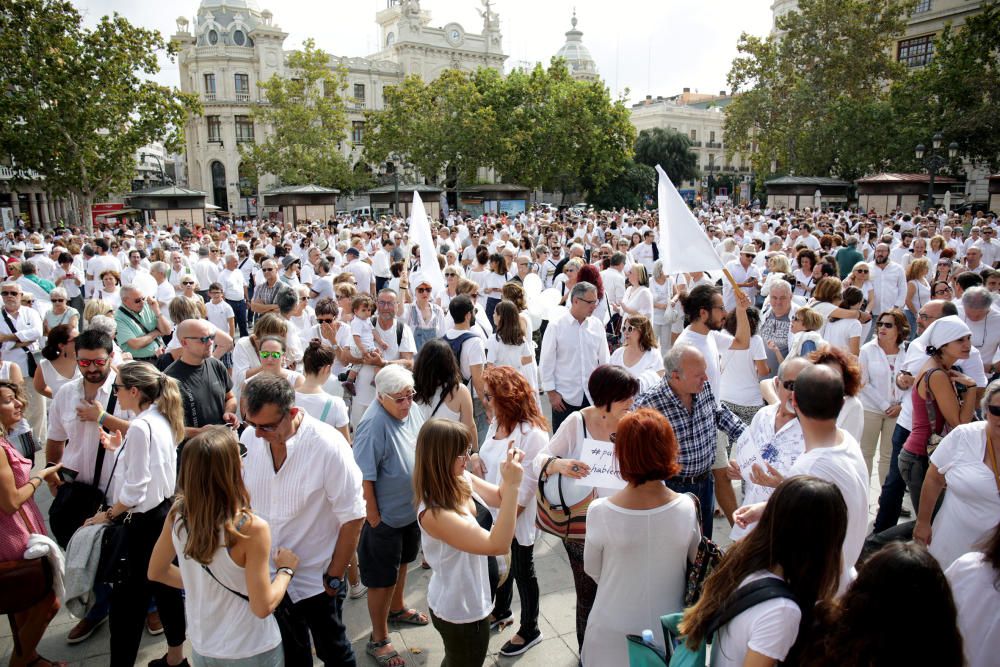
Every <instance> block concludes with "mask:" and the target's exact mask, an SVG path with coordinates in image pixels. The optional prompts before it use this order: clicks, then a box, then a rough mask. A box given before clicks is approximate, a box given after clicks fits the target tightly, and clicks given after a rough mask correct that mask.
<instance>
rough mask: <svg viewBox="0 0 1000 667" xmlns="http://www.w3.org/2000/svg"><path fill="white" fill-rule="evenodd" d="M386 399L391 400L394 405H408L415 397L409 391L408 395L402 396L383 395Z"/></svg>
mask: <svg viewBox="0 0 1000 667" xmlns="http://www.w3.org/2000/svg"><path fill="white" fill-rule="evenodd" d="M384 395H385V397H386V398H391V399H392V400H393V402H395V403H396V405H402V404H403V403H409V402H410V401H412V400H413V397H414V396H416V395H417V394H416V392H413V391H411V392H410V393H409V394H404V395H402V396H398V397H397V396H390V395H389V394H384Z"/></svg>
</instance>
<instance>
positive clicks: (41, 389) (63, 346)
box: [32, 324, 80, 398]
mask: <svg viewBox="0 0 1000 667" xmlns="http://www.w3.org/2000/svg"><path fill="white" fill-rule="evenodd" d="M76 336H77V329H76V326H75V325H70V324H60V325H59V326H57V327H55V328H54V329H52V331H50V332H49V337H48V339H47V340H46V341H45V347H43V348H42V360H41V362H39V364H38V368H37V369H35V377H34V378H32V383H33V384H34V386H35V391H37V392H38V393H39V394H41V395H42V396H44V397H45V398H53V397H55V395H56V393H57V392H58V391H59V389H60V388H61V387H62V386H63V385H64V384H66V383H67V382H69V381H70V380H75V379H76V378H78V377H80V369H79V368H77V365H76V343H74V341H75V340H76Z"/></svg>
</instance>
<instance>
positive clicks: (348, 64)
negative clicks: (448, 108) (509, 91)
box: [172, 0, 507, 215]
mask: <svg viewBox="0 0 1000 667" xmlns="http://www.w3.org/2000/svg"><path fill="white" fill-rule="evenodd" d="M481 3H482V9H478V11H479V14H480V16H481V17H482V20H483V23H482V29H481V31H480V32H472V31H467V30H466V28H465V27H463V26H462V25H460V24H458V23H454V22H451V23H446V24H445V25H443V26H440V27H435V26H432V25H431V14H430V12H429V11H427V10H424V9H422V8H421V6H420V0H386V5H385V8H384V9H382V10H380V11H379V12H377V14H376V15H375V20H376V22H377V23H378V25H379V34H380V50H379V51H378V52H377V53H374V54H372V55H370V56H368V57H364V58H359V57H350V56H333V57H331V62H330V65H331V67H336V66H338V65H343V66H344V67H345V68H346V69H347V90H346V91H345V93H344V94H345V96H346V100H347V106H348V111H349V120H348V124H349V128H348V133H347V136H346V138H345V141H344V142H343V150H344V153H345V155H347V156H348V157H349V158H350V159H351V161H352V162H354V163H356V162H357V161H358V159H359V156H360V153H361V150H362V147H363V145H364V134H365V127H364V111H365V110H366V109H380V108H382V105H383V100H384V93H385V88H386V87H388V86H394V85H396V84H398V83H399V82H401V81H402V80H403V78H404V77H405V76H408V75H410V74H416V75H418V76H420V77H421V78H422V79H424V80H426V81H431V80H433V79H435V78H436V77H437V76H438V75H439V74H440V73H441V72H443V71H444V70H446V69H449V68H457V69H464V70H469V71H473V70H475V69H477V68H479V67H492V68H495V69H498V70H501V71H502V70H503V67H504V62H505V60H506V59H507V56H506V55H505V54H504V52H503V41H502V36H501V34H500V21H499V16H498V15H497V13H496V12H495V11H493V4H492V2H491V1H490V0H481ZM287 36H288V33H286V32H284V31H282V30H281V28H280V27H279V26H278V25H277V24H276V23H275V22H274V15H273V14H272V13H271V12H270V11H268V10H266V9H264V10H261V9H260V7H259V6H258V4H257V2H256V0H202V2H201V4H200V6H199V7H198V13H197V16H196V17H195V19H194V21H193V23H192V22H191V21H189V20H188V19H187V18H185V17H181V18H178V19H177V32H176V33H175V34H174V35H173V37H172V39H174V40H176V41H177V42H178V44H179V45H180V48H179V55H178V65H179V69H180V79H181V80H180V87H181V90H183V91H185V92H190V93H195V94H196V95H198V96H199V98H200V99H201V101H202V103H203V105H204V111H203V114H202V115H201V116H198V117H194V118H191V119H190V120H189V122H188V125H187V130H186V131H187V134H186V141H187V145H186V150H185V157H186V161H187V165H186V166H187V175H188V184H189V185H190V187H192V188H194V189H198V190H204V191H205V192H207V193H208V201H209V202H211V203H213V204H215V205H216V206H218V207H220V209H222V210H224V211H229V212H231V213H233V214H236V215H248V214H254V213H255V212H256V209H255V204H254V200H255V196H254V192H253V191H252V189H251V187H250V185H249V183H250V181H249V179H248V178H247V174H246V173H245V172H244V170H243V169H242V164H241V163H242V158H241V156H240V152H239V145H240V144H241V143H243V142H248V141H254V140H255V139H256V138H257V137H258V136H260V134H261V133H262V132H265V131H266V128H263V127H261V126H259V125H257V124H255V123H254V122H253V120H252V118H251V116H250V110H251V105H252V104H255V103H260V102H266V100H264V99H262V97H261V94H260V93H259V92H258V84H259V83H261V82H263V81H266V80H267V79H269V78H270V77H271V76H274V75H279V76H291V75H292V73H291V72H289V71H287V70H286V62H287V56H288V54H289V52H288V51H286V50H285V49H284V42H285V38H286V37H287ZM272 185H274V182H273V180H269V177H262V179H261V183H260V186H259V189H260V190H261V191H264V190H267V189H268V188H270V187H271V186H272Z"/></svg>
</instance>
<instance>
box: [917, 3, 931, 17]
mask: <svg viewBox="0 0 1000 667" xmlns="http://www.w3.org/2000/svg"><path fill="white" fill-rule="evenodd" d="M930 10H931V0H918V2H917V6H916V7H914V8H913V13H914V14H922V13H923V12H929V11H930Z"/></svg>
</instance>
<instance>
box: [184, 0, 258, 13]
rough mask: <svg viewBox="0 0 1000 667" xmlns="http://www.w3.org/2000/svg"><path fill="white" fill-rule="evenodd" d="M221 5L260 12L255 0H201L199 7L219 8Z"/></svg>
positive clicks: (227, 7)
mask: <svg viewBox="0 0 1000 667" xmlns="http://www.w3.org/2000/svg"><path fill="white" fill-rule="evenodd" d="M222 7H225V8H226V9H235V10H240V9H245V10H247V11H249V12H257V13H258V14H259V13H260V5H258V4H257V0H201V6H200V7H199V9H215V8H220V9H221V8H222Z"/></svg>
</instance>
